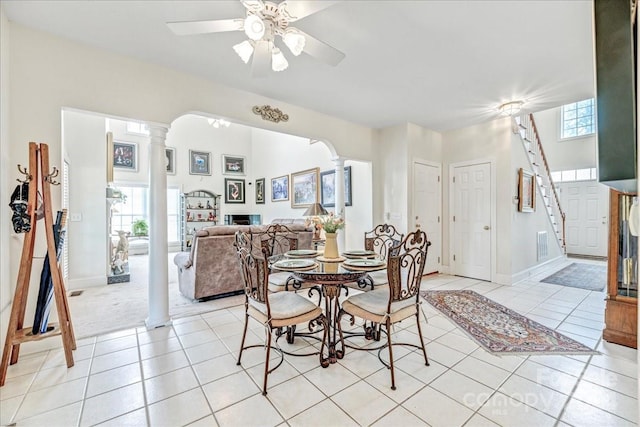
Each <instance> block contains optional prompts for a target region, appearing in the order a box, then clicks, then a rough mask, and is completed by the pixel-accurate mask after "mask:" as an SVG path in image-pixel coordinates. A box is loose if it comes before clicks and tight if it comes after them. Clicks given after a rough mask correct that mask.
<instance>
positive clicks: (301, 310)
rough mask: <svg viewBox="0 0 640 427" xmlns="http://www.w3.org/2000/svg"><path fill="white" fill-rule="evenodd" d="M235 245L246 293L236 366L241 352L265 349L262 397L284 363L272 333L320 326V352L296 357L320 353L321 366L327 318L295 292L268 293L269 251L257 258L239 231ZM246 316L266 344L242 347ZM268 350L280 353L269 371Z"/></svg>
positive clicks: (245, 334)
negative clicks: (270, 377)
mask: <svg viewBox="0 0 640 427" xmlns="http://www.w3.org/2000/svg"><path fill="white" fill-rule="evenodd" d="M234 245H235V247H236V251H237V255H238V259H239V261H240V267H241V270H242V280H243V285H244V292H245V303H244V306H245V322H244V330H243V332H242V341H241V343H240V352H239V354H238V361H237V364H238V365H240V364H241V359H242V353H243V351H244V350H246V349H248V348H255V347H264V348H265V349H266V355H265V361H264V381H263V385H262V394H263V395H266V394H267V377H268V375H269V374H270V373H271V372H273V371H274V370H276V369H277V368H278V367H279V366H280V365H281V364H282V362H283V360H284V353H283V350H282V349H280V347H279V346H278V341H277V339H276V340H273V332H274V331H280V330H282V328H289V327H292V326H295V325H298V324H302V323H307V327H308V329H309V331H310V332H314V331H317V330H319V329H318V328H319V327H322V329H323V330H324V332H323V334H324V336H323V338H322V344H321V347H320V350H319V351H316V352H311V353H304V354H297V355H299V356H312V355H316V354H319V355H320V356H319V357H320V363H322V359H323V355H322V353H323V351H324V347H325V341H326V334H327V330H328V324H327V319H326V317H325V316H324V314H323V313H322V309H321V308H320V307H318V306H317V305H316V304H314V303H312V302H311V301H309V300H308V299H306V298H305V297H303V296H301V295H298V294H297V293H295V292H276V293H272V292H269V290H268V284H269V262H268V259H267V258H268V256H267V255H268V252H267V250H266V249H264V248H262V249H261V251H260V254H259V255H257V254H256V252H257V251H256V250H255V247H254V245H253V243H252V241H251V236H250V235H249V234H248V233H244V232H242V231H238V232H236V235H235V243H234ZM249 317H251V318H253V319H254V320H256V321H257V322H258V323H260V324H262V325H263V326H264V328H265V333H266V338H265V341H266V342H265V344H264V345H262V344H258V345H248V346H245V339H246V336H247V327H248V325H249ZM271 349H274V350H275V351H277V352H278V353H280V360H279V362H278V364H277V365H276V366H275V367H273V368H269V362H270V360H269V358H270V353H271Z"/></svg>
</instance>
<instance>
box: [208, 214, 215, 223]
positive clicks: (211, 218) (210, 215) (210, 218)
mask: <svg viewBox="0 0 640 427" xmlns="http://www.w3.org/2000/svg"><path fill="white" fill-rule="evenodd" d="M214 218H215V216H213V212H209V221H215V219H214Z"/></svg>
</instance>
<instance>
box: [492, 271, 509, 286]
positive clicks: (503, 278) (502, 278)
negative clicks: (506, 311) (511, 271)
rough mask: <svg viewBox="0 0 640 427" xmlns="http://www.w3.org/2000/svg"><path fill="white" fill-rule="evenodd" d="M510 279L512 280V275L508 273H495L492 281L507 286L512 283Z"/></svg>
mask: <svg viewBox="0 0 640 427" xmlns="http://www.w3.org/2000/svg"><path fill="white" fill-rule="evenodd" d="M512 280H513V278H512V276H509V275H508V274H499V273H496V274H495V276H494V277H493V280H492V282H493V283H497V284H499V285H507V286H509V285H512V284H513V282H512Z"/></svg>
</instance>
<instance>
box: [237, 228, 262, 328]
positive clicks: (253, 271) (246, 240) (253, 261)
mask: <svg viewBox="0 0 640 427" xmlns="http://www.w3.org/2000/svg"><path fill="white" fill-rule="evenodd" d="M251 240H252V239H251V235H250V234H249V233H245V232H242V231H237V232H236V235H235V242H234V246H235V247H236V252H237V255H238V259H239V261H240V268H241V270H242V281H243V285H244V292H245V295H246V297H247V300H249V299H251V300H253V301H255V302H257V303H260V304H266V306H267V315H268V318H270V307H269V298H268V290H269V264H268V261H267V258H266V257H265V256H264V251H262V254H260V255H257V254H256V250H255V248H254V246H253V243H252V241H251Z"/></svg>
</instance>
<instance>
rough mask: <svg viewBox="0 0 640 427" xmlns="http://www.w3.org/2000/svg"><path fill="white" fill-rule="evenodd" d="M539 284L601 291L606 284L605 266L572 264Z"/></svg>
mask: <svg viewBox="0 0 640 427" xmlns="http://www.w3.org/2000/svg"><path fill="white" fill-rule="evenodd" d="M541 282H544V283H552V284H554V285H562V286H570V287H572V288H581V289H587V290H589V291H601V290H603V289H604V286H605V285H606V284H607V266H606V265H596V264H585V263H580V262H574V263H571V264H569V265H568V266H566V267H565V268H563V269H562V270H560V271H557V272H555V273H553V274H552V275H551V276H549V277H545V278H544V279H542V280H541Z"/></svg>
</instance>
